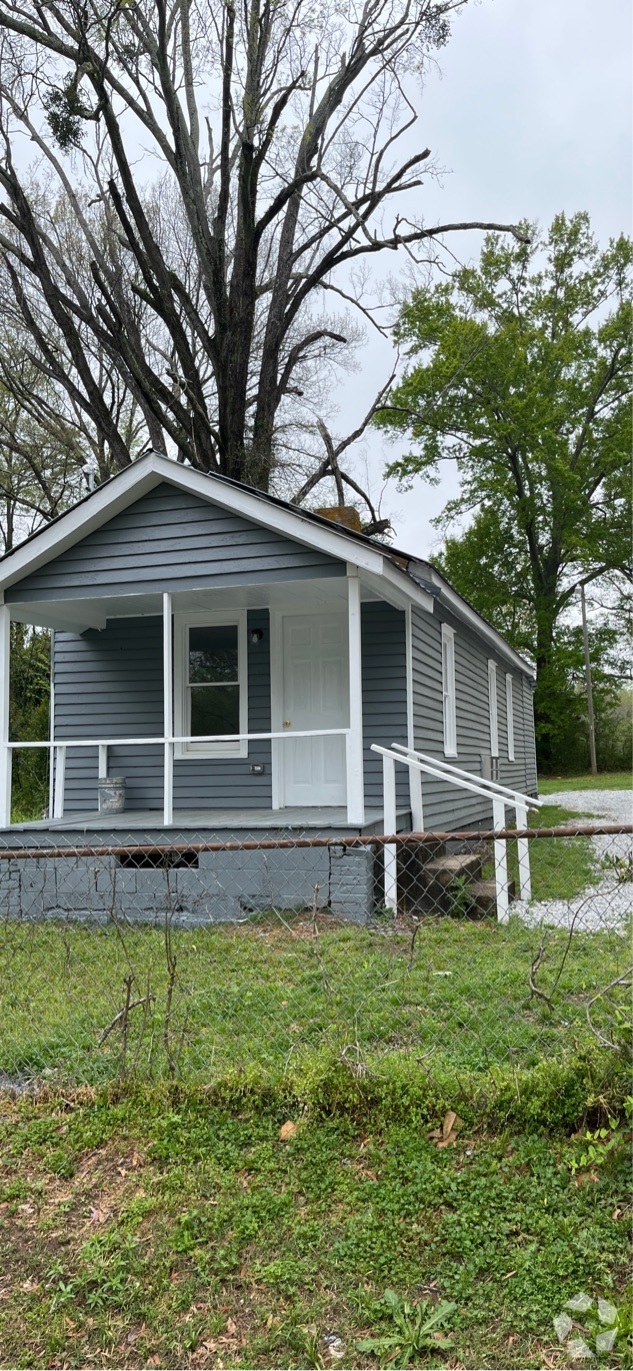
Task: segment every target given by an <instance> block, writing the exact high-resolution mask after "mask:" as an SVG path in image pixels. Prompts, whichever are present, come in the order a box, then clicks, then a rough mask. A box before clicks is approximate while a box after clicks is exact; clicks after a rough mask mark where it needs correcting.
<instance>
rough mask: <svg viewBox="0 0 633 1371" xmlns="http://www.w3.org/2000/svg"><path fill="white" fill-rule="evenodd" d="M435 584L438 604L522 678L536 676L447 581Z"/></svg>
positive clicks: (528, 664) (523, 659)
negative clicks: (477, 635) (437, 592)
mask: <svg viewBox="0 0 633 1371" xmlns="http://www.w3.org/2000/svg"><path fill="white" fill-rule="evenodd" d="M436 584H437V585H438V587H439V590H440V591H441V595H440V604H444V605H446V607H447V609H450V610H451V612H452V613H453V614H454V615H455V617H456V618H457V619H461V620H462V621H463V622H464V623H467V624H468V625H469V626H470V627H471V628H472V629H474V631H475V633H478V634H479V637H480V638H484V639H485V641H486V642H487V643H490V645H491V646H492V647H493V648H494V649H495V651H496V652H498V653H499V656H500V657H503V658H504V660H505V661H506V662H512V664H513V665H514V666H515V667H516V669H517V671H520V672H522V673H523V675H524V676H530V677H535V676H536V672H535V670H534V667H532V666H530V663H529V662H526V660H525V658H524V657H520V656H519V654H518V652H515V651H514V648H513V647H510V644H509V643H507V642H506V640H505V638H503V637H502V636H501V634H500V633H497V630H496V628H493V627H492V624H487V623H486V621H485V619H482V618H481V617H480V615H479V614H478V613H477V611H476V609H471V607H470V605H467V604H466V601H465V600H462V597H461V595H458V594H457V591H456V590H453V588H452V586H449V584H448V582H447V581H444V580H442V581H438V582H436Z"/></svg>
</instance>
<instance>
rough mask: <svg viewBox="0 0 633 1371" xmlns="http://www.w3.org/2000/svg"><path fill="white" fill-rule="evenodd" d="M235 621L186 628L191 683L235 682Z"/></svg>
mask: <svg viewBox="0 0 633 1371" xmlns="http://www.w3.org/2000/svg"><path fill="white" fill-rule="evenodd" d="M237 678H238V677H237V624H218V625H217V626H216V627H210V626H209V627H206V626H202V627H200V628H190V629H189V681H190V683H191V685H198V684H206V683H211V682H214V681H217V682H221V681H237Z"/></svg>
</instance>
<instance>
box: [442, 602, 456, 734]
mask: <svg viewBox="0 0 633 1371" xmlns="http://www.w3.org/2000/svg"><path fill="white" fill-rule="evenodd" d="M442 704H443V710H444V756H445V757H456V756H457V719H456V708H455V634H454V632H453V629H452V628H449V627H448V625H447V624H442Z"/></svg>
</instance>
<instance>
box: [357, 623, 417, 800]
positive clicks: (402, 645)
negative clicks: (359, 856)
mask: <svg viewBox="0 0 633 1371" xmlns="http://www.w3.org/2000/svg"><path fill="white" fill-rule="evenodd" d="M361 640H362V658H363V741H364V755H365V760H364V768H365V804H366V805H368V806H371V807H372V808H373V807H379V808H382V798H383V793H382V758H381V757H379V756H377V754H376V753H375V752H372V750H371V744H372V743H379V744H380V746H381V747H390V746H391V744H392V743H404V744H405V746H406V743H407V648H406V620H405V614H404V611H403V610H400V609H394V608H393V606H392V605H388V604H385V603H383V602H382V601H377V602H375V603H374V602H370V603H368V604H364V605H363V606H362V609H361ZM396 786H397V788H396V802H397V805H398V808H403V809H408V808H409V783H408V774H407V770H406V768H405V767H402V766H397V767H396Z"/></svg>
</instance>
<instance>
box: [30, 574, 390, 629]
mask: <svg viewBox="0 0 633 1371" xmlns="http://www.w3.org/2000/svg"><path fill="white" fill-rule="evenodd" d="M378 598H380V597H379V596H378V595H377V594H376V590H375V589H374V588H373V587H371V586H369V585H365V584H364V583H363V580H362V579H361V599H362V600H376V599H378ZM172 604H173V608H174V611H175V612H179V611H187V612H189V611H191V610H205V609H208V610H210V611H214V610H225V609H283V610H285V611H287V612H288V613H290V614H292V613H297V614H298V613H300V612H301V611H302V610H307V609H308V608H309V609H311V610H324V611H327V610H330V611H332V612H334V611H335V610H341V611H343V610H346V609H347V579H346V577H342V576H341V577H328V578H324V579H314V580H299V581H280V582H272V583H271V584H270V585H261V584H257V585H250V586H249V585H239V586H222V587H219V588H218V589H217V590H189V591H180V592H175V593H174V594H173V595H172ZM10 611H11V618H12V619H13V620H15V621H16V622H17V623H22V624H33V625H34V626H35V627H37V628H56V629H60V630H64V631H66V632H70V633H85V631H86V629H89V628H94V629H103V628H105V626H106V621H107V620H108V619H121V618H130V617H133V618H137V617H142V616H145V615H161V614H162V612H163V604H162V595H161V594H160V593H156V594H154V595H107V596H95V597H93V598H92V597H91V598H90V599H80V600H68V599H64V600H43V601H36V600H30V601H28V602H27V603H23V604H20V603H12V604H11V605H10Z"/></svg>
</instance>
